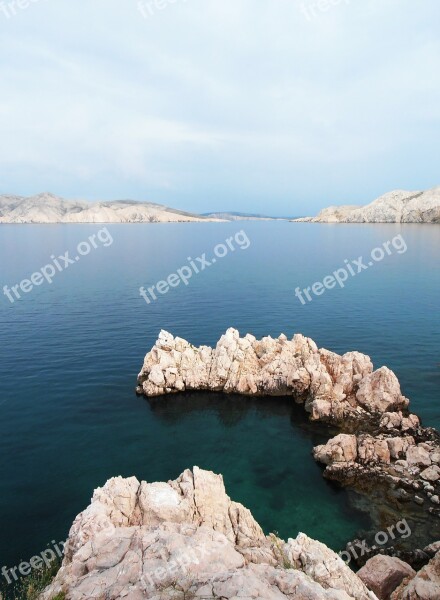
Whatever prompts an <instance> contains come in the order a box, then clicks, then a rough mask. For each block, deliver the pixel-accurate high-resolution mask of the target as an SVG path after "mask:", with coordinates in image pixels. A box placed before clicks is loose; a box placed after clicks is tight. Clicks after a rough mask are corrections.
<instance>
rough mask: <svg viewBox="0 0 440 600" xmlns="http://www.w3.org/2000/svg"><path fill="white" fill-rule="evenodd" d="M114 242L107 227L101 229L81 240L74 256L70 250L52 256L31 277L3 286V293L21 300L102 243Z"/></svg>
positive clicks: (10, 300) (13, 298) (12, 301)
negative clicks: (49, 260)
mask: <svg viewBox="0 0 440 600" xmlns="http://www.w3.org/2000/svg"><path fill="white" fill-rule="evenodd" d="M112 244H113V238H112V236H111V235H110V232H109V230H108V229H107V227H104V228H103V229H100V230H99V231H98V232H97V233H95V234H93V235H91V236H89V238H88V239H87V240H86V241H84V242H80V243H79V244H78V246H77V247H76V254H75V256H74V257H73V258H72V257H71V256H70V252H69V251H67V252H64V254H60V255H59V256H58V257H56V256H55V255H54V254H52V256H51V257H50V258H51V260H52V262H50V263H49V264H47V265H45V266H44V267H41V269H39V270H38V271H35V273H32V275H31V276H30V277H29V279H23V280H22V281H20V283H17V284H16V285H12V286H10V287H9V286H8V285H4V286H3V294H4V295H5V296H6V297H7V298H8V300H9V302H11V304H14V302H15V301H16V300H20V299H21V297H22V295H23V294H29V292H31V291H32V290H33V289H34V287H36V286H40V285H42V284H43V283H49V284H50V283H52V282H53V280H54V278H55V277H56V276H57V275H58V273H61V272H62V271H65V270H66V269H68V268H69V267H70V266H71V265H74V264H75V263H77V262H79V261H80V260H81V258H82V257H83V256H87V255H88V254H90V252H91V251H92V250H93V249H96V248H98V247H99V246H100V245H102V246H104V247H108V246H111V245H112Z"/></svg>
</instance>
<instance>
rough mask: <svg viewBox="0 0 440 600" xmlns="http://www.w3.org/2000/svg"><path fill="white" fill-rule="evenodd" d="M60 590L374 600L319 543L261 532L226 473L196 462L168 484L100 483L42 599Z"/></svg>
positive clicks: (115, 599)
mask: <svg viewBox="0 0 440 600" xmlns="http://www.w3.org/2000/svg"><path fill="white" fill-rule="evenodd" d="M61 592H64V593H65V594H66V598H67V599H68V600H89V599H91V598H96V599H101V598H105V599H106V600H119V599H123V598H126V599H130V600H141V599H144V598H145V599H151V600H177V599H184V598H187V599H188V598H200V599H202V598H205V599H208V598H209V599H211V598H221V599H223V600H228V599H231V600H232V599H234V600H235V599H237V598H261V599H264V600H282V599H283V598H285V599H287V598H289V599H298V600H325V599H328V600H374V599H375V598H376V596H375V595H374V593H373V592H371V591H369V590H368V588H367V586H366V585H365V584H364V583H363V582H362V581H361V579H360V578H359V577H358V576H357V575H355V574H354V573H353V572H352V571H351V570H350V569H349V568H348V567H347V565H346V564H345V563H344V562H343V561H342V559H341V558H340V557H339V556H338V555H337V554H335V553H334V552H333V551H332V550H330V549H329V548H327V547H326V546H324V545H323V544H321V543H319V542H316V541H314V540H311V539H310V538H308V537H307V536H306V535H304V534H299V535H298V536H297V538H296V539H289V540H288V541H287V542H284V541H283V540H281V539H279V538H277V537H276V536H275V535H271V536H265V535H264V533H263V531H262V529H261V527H260V526H259V525H258V523H257V522H256V521H255V520H254V518H253V517H252V515H251V513H250V511H249V510H248V509H246V508H245V507H244V506H242V505H241V504H238V503H236V502H234V501H232V500H231V499H230V498H229V497H228V496H227V494H226V491H225V487H224V484H223V478H222V477H221V475H215V474H214V473H211V472H209V471H203V470H201V469H199V468H198V467H194V469H193V470H192V471H190V470H187V471H185V472H184V473H183V474H182V475H181V476H180V477H179V478H178V479H176V480H175V481H169V482H168V483H145V482H139V481H138V480H137V479H136V478H134V477H131V478H129V479H122V478H121V477H116V478H114V479H110V480H109V481H108V482H107V483H106V484H105V486H104V487H103V488H98V489H97V490H96V491H95V493H94V495H93V498H92V502H91V504H90V506H89V507H88V508H87V509H86V510H85V511H84V512H82V513H81V514H80V515H78V517H77V518H76V519H75V521H74V523H73V525H72V528H71V530H70V534H69V538H68V541H67V544H66V548H65V558H64V561H63V564H62V567H61V569H60V571H59V573H58V575H57V576H56V578H55V580H54V581H53V583H52V584H51V585H50V586H49V587H48V588H47V589H46V590H45V592H44V593H43V594H42V595H41V596H40V600H51V599H52V598H53V597H54V596H55V595H56V594H59V593H61Z"/></svg>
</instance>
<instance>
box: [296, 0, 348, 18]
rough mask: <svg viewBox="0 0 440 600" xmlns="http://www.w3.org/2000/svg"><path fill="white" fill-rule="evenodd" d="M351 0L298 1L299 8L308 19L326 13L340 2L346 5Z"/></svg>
mask: <svg viewBox="0 0 440 600" xmlns="http://www.w3.org/2000/svg"><path fill="white" fill-rule="evenodd" d="M350 2H351V0H308V1H302V2H301V3H300V6H299V9H300V11H301V12H302V14H303V15H304V16H305V18H306V19H307V20H308V21H312V19H316V17H317V16H318V15H319V14H322V13H326V12H328V11H329V10H331V9H332V8H333V7H335V6H338V5H340V4H345V5H348V4H350Z"/></svg>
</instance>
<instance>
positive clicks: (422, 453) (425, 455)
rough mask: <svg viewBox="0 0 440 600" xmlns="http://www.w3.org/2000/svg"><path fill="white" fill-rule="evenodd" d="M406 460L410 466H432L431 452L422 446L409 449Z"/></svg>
mask: <svg viewBox="0 0 440 600" xmlns="http://www.w3.org/2000/svg"><path fill="white" fill-rule="evenodd" d="M406 460H407V461H408V464H409V465H410V466H422V467H429V466H430V465H431V459H430V458H429V452H428V451H427V450H425V448H423V447H422V446H420V445H418V446H412V447H410V448H408V451H407V453H406Z"/></svg>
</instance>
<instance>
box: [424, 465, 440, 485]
mask: <svg viewBox="0 0 440 600" xmlns="http://www.w3.org/2000/svg"><path fill="white" fill-rule="evenodd" d="M420 477H421V478H422V479H425V480H426V481H438V480H439V479H440V467H438V466H437V465H433V466H432V467H428V468H427V469H425V470H424V471H422V472H421V473H420Z"/></svg>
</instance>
